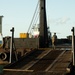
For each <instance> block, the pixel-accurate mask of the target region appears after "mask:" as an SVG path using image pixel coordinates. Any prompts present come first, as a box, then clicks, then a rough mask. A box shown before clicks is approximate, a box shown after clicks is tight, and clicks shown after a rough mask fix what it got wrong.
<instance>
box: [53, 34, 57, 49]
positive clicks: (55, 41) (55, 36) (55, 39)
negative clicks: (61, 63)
mask: <svg viewBox="0 0 75 75" xmlns="http://www.w3.org/2000/svg"><path fill="white" fill-rule="evenodd" d="M56 43H57V35H56V33H54V35H53V37H52V46H53V49H55V45H56Z"/></svg>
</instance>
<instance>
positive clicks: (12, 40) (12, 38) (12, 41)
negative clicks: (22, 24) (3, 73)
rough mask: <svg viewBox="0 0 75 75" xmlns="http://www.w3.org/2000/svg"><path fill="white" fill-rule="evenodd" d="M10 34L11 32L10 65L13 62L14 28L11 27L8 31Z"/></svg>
mask: <svg viewBox="0 0 75 75" xmlns="http://www.w3.org/2000/svg"><path fill="white" fill-rule="evenodd" d="M10 31H11V32H12V37H11V54H10V55H11V58H10V59H11V60H10V61H11V63H12V62H13V52H14V51H13V48H14V46H13V43H14V27H12V29H11V30H10Z"/></svg>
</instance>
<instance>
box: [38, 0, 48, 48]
mask: <svg viewBox="0 0 75 75" xmlns="http://www.w3.org/2000/svg"><path fill="white" fill-rule="evenodd" d="M39 36H40V39H39V47H40V48H45V47H48V30H47V19H46V0H40V35H39Z"/></svg>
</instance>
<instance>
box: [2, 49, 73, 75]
mask: <svg viewBox="0 0 75 75" xmlns="http://www.w3.org/2000/svg"><path fill="white" fill-rule="evenodd" d="M71 61H72V52H71V48H70V50H68V48H67V50H66V48H63V50H61V48H59V49H58V50H52V49H45V50H42V49H39V50H35V51H34V52H32V53H30V54H29V55H27V56H25V57H24V58H22V59H21V60H20V61H19V62H15V63H14V64H12V65H9V66H6V67H5V68H4V73H3V75H10V74H11V75H16V74H17V75H50V74H51V75H65V74H66V72H67V70H66V69H67V67H68V66H69V64H70V63H71Z"/></svg>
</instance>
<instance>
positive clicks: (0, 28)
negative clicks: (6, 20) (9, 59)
mask: <svg viewBox="0 0 75 75" xmlns="http://www.w3.org/2000/svg"><path fill="white" fill-rule="evenodd" d="M2 18H3V16H0V33H1V34H2Z"/></svg>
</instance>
